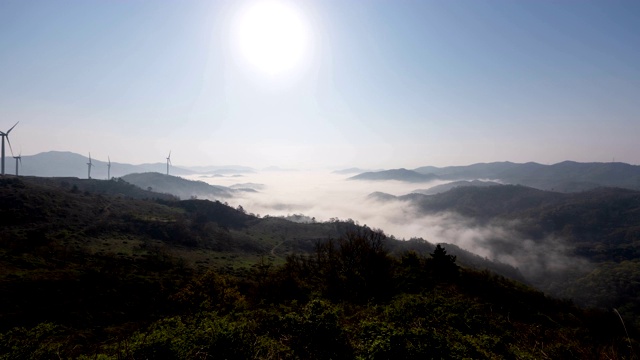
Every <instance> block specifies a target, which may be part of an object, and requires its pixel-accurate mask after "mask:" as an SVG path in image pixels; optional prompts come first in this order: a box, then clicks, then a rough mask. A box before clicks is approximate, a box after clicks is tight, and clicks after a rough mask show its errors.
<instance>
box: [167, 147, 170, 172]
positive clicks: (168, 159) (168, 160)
mask: <svg viewBox="0 0 640 360" xmlns="http://www.w3.org/2000/svg"><path fill="white" fill-rule="evenodd" d="M170 164H171V150H169V156H167V175H169V165H170Z"/></svg>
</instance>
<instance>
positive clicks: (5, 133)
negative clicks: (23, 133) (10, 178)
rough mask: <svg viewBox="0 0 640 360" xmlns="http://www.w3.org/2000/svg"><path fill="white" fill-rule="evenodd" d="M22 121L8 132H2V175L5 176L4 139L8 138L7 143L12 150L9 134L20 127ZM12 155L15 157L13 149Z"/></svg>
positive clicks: (0, 132)
mask: <svg viewBox="0 0 640 360" xmlns="http://www.w3.org/2000/svg"><path fill="white" fill-rule="evenodd" d="M19 122H20V121H18V122H17V123H16V124H15V125H13V126H12V127H11V129H9V130H7V132H2V131H0V137H2V175H4V138H7V142H8V143H9V149H11V141H9V133H10V132H11V130H13V128H14V127H16V125H18V123H19ZM11 154H12V155H13V149H11Z"/></svg>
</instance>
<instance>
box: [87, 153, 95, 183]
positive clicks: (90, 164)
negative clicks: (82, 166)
mask: <svg viewBox="0 0 640 360" xmlns="http://www.w3.org/2000/svg"><path fill="white" fill-rule="evenodd" d="M87 166H88V167H89V175H88V176H89V179H91V167H92V166H95V165H93V164H92V163H91V153H89V162H88V163H87Z"/></svg>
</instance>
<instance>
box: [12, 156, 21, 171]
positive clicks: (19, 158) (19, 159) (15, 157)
mask: <svg viewBox="0 0 640 360" xmlns="http://www.w3.org/2000/svg"><path fill="white" fill-rule="evenodd" d="M13 158H14V159H16V176H18V161H20V165H22V151H20V154H18V156H14V157H13Z"/></svg>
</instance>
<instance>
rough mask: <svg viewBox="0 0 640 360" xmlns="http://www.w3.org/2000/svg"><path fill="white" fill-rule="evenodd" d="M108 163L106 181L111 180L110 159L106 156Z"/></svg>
mask: <svg viewBox="0 0 640 360" xmlns="http://www.w3.org/2000/svg"><path fill="white" fill-rule="evenodd" d="M107 159H109V162H108V163H107V180H111V158H110V157H108V156H107Z"/></svg>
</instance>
